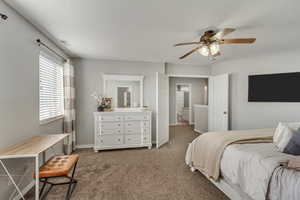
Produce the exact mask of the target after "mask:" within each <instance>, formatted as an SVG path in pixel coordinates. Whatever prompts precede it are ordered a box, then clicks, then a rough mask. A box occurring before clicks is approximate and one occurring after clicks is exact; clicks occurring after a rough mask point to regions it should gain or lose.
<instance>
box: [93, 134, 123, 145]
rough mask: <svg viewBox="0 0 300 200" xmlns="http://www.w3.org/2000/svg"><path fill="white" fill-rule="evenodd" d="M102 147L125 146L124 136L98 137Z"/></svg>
mask: <svg viewBox="0 0 300 200" xmlns="http://www.w3.org/2000/svg"><path fill="white" fill-rule="evenodd" d="M98 140H99V143H100V145H101V146H116V145H121V144H123V143H124V142H123V136H122V135H103V136H99V137H98Z"/></svg>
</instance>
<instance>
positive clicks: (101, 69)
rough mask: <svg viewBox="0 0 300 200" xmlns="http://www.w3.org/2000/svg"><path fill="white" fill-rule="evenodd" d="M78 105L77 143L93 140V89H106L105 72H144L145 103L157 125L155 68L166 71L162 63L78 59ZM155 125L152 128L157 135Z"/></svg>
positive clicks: (135, 73)
mask: <svg viewBox="0 0 300 200" xmlns="http://www.w3.org/2000/svg"><path fill="white" fill-rule="evenodd" d="M74 62H75V76H76V80H75V81H76V86H77V88H76V98H77V99H76V106H77V135H78V138H77V139H78V140H77V144H78V145H79V146H80V145H91V144H93V143H94V120H93V112H95V111H96V101H95V100H94V99H93V98H92V97H91V94H92V93H93V92H97V93H99V94H102V93H103V80H102V75H103V74H129V75H144V76H145V78H144V105H145V106H149V108H150V109H151V110H152V111H153V113H152V127H155V124H156V123H155V122H156V121H155V115H156V111H155V107H156V106H155V101H156V99H155V98H156V97H155V96H156V85H155V84H156V72H161V73H164V71H165V67H164V64H163V63H150V62H135V61H113V60H93V59H75V60H74ZM155 131H156V130H155V128H152V135H153V139H155Z"/></svg>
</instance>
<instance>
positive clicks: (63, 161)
mask: <svg viewBox="0 0 300 200" xmlns="http://www.w3.org/2000/svg"><path fill="white" fill-rule="evenodd" d="M78 159H79V155H78V154H72V155H64V156H54V157H52V158H51V159H49V160H48V161H47V162H46V163H45V164H44V165H43V166H42V167H40V174H39V177H40V178H47V177H54V176H65V175H68V174H69V172H70V171H71V169H72V168H73V167H74V165H75V164H76V162H77V161H78Z"/></svg>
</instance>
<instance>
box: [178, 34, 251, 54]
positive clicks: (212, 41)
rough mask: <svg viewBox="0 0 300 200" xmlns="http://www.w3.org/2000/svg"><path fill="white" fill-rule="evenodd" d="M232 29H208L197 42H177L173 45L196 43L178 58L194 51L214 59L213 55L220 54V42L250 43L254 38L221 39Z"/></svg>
mask: <svg viewBox="0 0 300 200" xmlns="http://www.w3.org/2000/svg"><path fill="white" fill-rule="evenodd" d="M233 31H235V29H233V28H225V29H223V30H221V31H214V30H208V31H206V32H204V34H203V35H202V36H201V37H200V40H199V42H185V43H178V44H175V45H174V46H175V47H177V46H184V45H197V47H196V48H194V49H192V50H191V51H189V52H188V53H186V54H184V55H183V56H181V57H180V59H183V58H185V57H187V56H189V55H191V54H192V53H194V52H196V51H198V52H199V53H200V54H202V55H203V56H209V57H210V58H213V59H214V57H216V56H219V55H221V53H220V44H250V43H253V42H255V40H256V38H232V39H223V37H224V36H225V35H228V34H229V33H232V32H233Z"/></svg>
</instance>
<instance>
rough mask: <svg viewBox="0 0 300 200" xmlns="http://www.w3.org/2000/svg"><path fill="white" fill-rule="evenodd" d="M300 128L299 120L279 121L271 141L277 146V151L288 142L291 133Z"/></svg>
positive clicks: (281, 149) (282, 148)
mask: <svg viewBox="0 0 300 200" xmlns="http://www.w3.org/2000/svg"><path fill="white" fill-rule="evenodd" d="M299 128H300V123H299V122H294V123H282V122H280V123H279V124H278V126H277V128H276V130H275V133H274V136H273V143H274V144H275V145H276V146H277V147H278V149H279V151H281V152H282V151H283V150H284V148H285V147H286V145H287V144H288V143H289V141H290V139H291V137H292V136H293V133H294V132H295V131H297V130H298V129H299Z"/></svg>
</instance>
